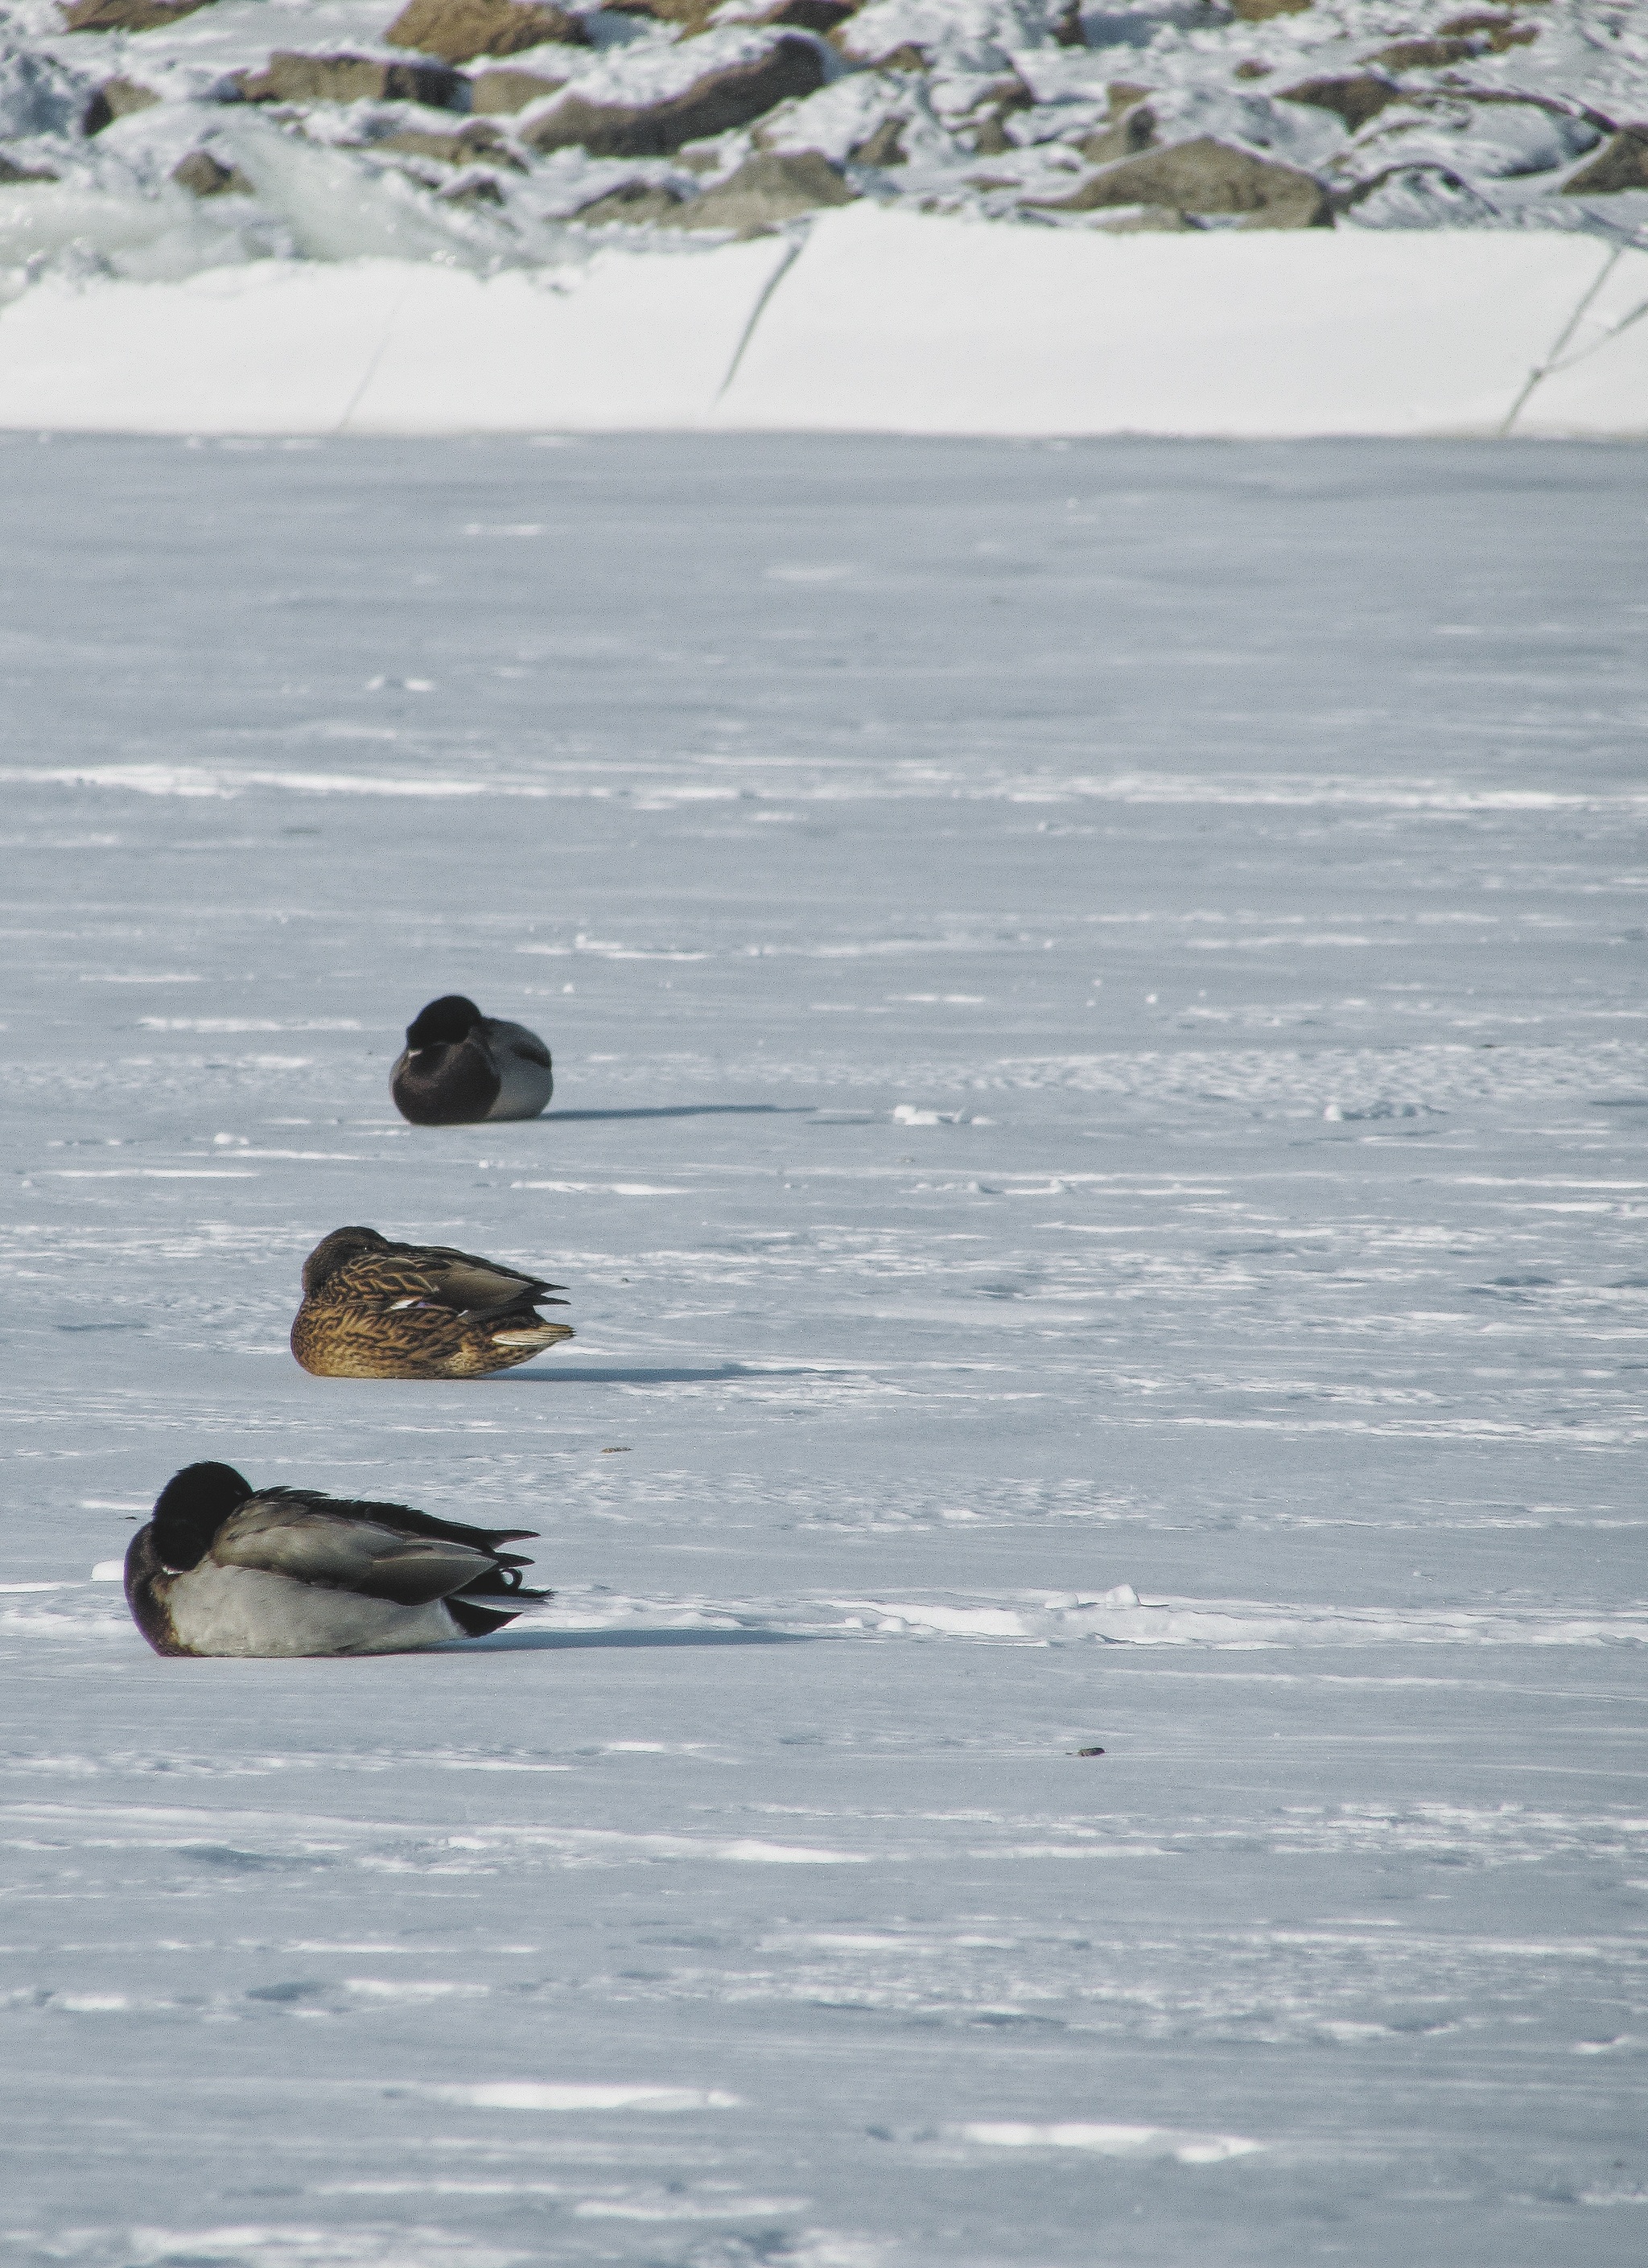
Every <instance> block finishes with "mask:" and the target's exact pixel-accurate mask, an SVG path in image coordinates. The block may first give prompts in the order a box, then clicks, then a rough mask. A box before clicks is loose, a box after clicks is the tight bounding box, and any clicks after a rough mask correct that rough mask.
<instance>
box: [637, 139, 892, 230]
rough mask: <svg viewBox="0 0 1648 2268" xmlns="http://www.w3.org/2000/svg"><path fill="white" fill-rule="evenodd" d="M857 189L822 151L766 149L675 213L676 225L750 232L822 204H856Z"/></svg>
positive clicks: (672, 220) (671, 219) (672, 219)
mask: <svg viewBox="0 0 1648 2268" xmlns="http://www.w3.org/2000/svg"><path fill="white" fill-rule="evenodd" d="M855 195H856V192H855V191H854V190H853V189H850V188H848V187H847V185H846V181H844V180H842V178H841V174H840V171H839V168H838V167H837V166H832V165H831V163H830V160H829V159H828V158H825V157H823V156H821V155H820V154H819V152H818V151H817V150H785V151H779V150H764V151H762V152H761V154H760V155H759V156H758V157H755V158H747V159H746V160H745V162H744V163H743V165H742V166H740V167H739V168H738V171H737V172H736V173H732V174H729V175H728V178H727V180H724V181H718V182H717V183H716V185H715V187H714V188H712V189H706V190H705V192H704V194H703V195H702V196H700V197H694V198H693V199H692V200H691V203H689V204H685V205H684V206H683V207H682V208H681V210H680V211H679V212H678V213H676V214H674V215H671V216H669V220H668V222H667V225H669V226H673V227H676V228H730V229H737V230H739V231H741V232H752V231H754V230H756V229H759V228H771V227H772V225H773V223H774V222H776V221H781V220H794V219H795V218H796V217H798V216H799V215H800V214H802V213H807V212H816V211H817V210H818V208H819V207H820V206H821V205H847V204H851V203H853V201H854V196H855Z"/></svg>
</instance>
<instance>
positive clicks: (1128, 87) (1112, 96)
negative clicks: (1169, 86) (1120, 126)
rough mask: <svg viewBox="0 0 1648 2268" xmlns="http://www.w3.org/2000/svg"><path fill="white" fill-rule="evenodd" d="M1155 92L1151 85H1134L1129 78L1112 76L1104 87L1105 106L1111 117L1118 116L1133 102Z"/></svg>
mask: <svg viewBox="0 0 1648 2268" xmlns="http://www.w3.org/2000/svg"><path fill="white" fill-rule="evenodd" d="M1155 92H1156V89H1155V88H1154V87H1153V86H1135V85H1134V83H1133V81H1132V80H1131V79H1130V78H1112V81H1111V82H1110V85H1108V86H1107V87H1106V88H1105V108H1106V109H1107V110H1108V111H1109V113H1110V114H1111V116H1112V118H1120V116H1121V114H1122V113H1123V112H1124V111H1127V110H1131V109H1132V108H1133V106H1134V103H1135V102H1142V101H1143V100H1144V98H1145V96H1146V95H1147V94H1154V93H1155Z"/></svg>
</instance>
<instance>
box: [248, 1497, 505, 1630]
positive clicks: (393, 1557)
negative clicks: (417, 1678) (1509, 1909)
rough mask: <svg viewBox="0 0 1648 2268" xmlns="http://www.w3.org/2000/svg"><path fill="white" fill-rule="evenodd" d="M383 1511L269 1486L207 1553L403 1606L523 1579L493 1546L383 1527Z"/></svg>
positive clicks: (393, 1507)
mask: <svg viewBox="0 0 1648 2268" xmlns="http://www.w3.org/2000/svg"><path fill="white" fill-rule="evenodd" d="M378 1509H379V1507H378V1506H366V1505H349V1504H341V1503H335V1502H333V1501H332V1500H330V1499H327V1498H321V1499H314V1498H307V1499H305V1498H303V1497H299V1496H298V1495H296V1493H295V1492H294V1493H293V1494H292V1495H285V1492H280V1493H277V1492H275V1491H270V1493H268V1494H266V1495H263V1496H256V1497H253V1498H251V1499H249V1500H248V1502H247V1503H246V1504H243V1505H242V1506H240V1508H239V1510H238V1511H236V1512H234V1513H231V1515H230V1517H229V1518H228V1519H227V1520H226V1521H225V1522H224V1524H223V1526H222V1527H221V1528H219V1529H218V1534H217V1536H216V1538H215V1540H214V1542H213V1543H212V1546H211V1554H210V1557H211V1558H212V1559H214V1560H215V1561H216V1562H217V1563H218V1565H219V1566H223V1567H249V1568H256V1569H259V1570H261V1571H262V1572H263V1573H265V1574H270V1575H286V1576H290V1577H291V1578H292V1580H293V1581H295V1582H299V1583H314V1584H316V1585H318V1586H319V1587H321V1588H322V1589H326V1590H334V1591H355V1592H358V1593H359V1594H361V1595H362V1596H363V1597H365V1598H369V1599H390V1600H393V1601H394V1602H395V1604H396V1605H397V1606H403V1607H421V1606H428V1605H429V1604H431V1603H432V1602H433V1601H434V1600H436V1599H445V1598H447V1597H449V1596H450V1595H451V1594H453V1593H454V1592H457V1591H464V1590H468V1589H469V1588H470V1587H471V1586H473V1587H476V1589H477V1591H480V1592H483V1593H484V1592H488V1591H491V1589H493V1588H494V1587H497V1588H510V1589H513V1588H514V1587H517V1586H518V1585H519V1583H520V1580H521V1579H520V1577H519V1575H515V1574H514V1571H513V1569H512V1568H506V1566H505V1565H504V1564H503V1563H501V1562H500V1561H499V1558H498V1557H497V1556H496V1555H495V1554H494V1553H493V1552H491V1551H490V1550H486V1549H484V1548H477V1546H476V1545H474V1544H470V1543H459V1542H458V1541H456V1540H455V1539H454V1538H453V1537H449V1536H440V1535H409V1534H407V1533H405V1532H404V1531H403V1529H402V1528H401V1527H400V1526H399V1525H398V1524H397V1525H396V1526H395V1527H388V1526H385V1525H383V1524H382V1523H381V1521H378V1520H376V1519H373V1518H372V1517H371V1516H370V1515H371V1513H374V1512H376V1511H377V1510H378ZM382 1509H383V1510H384V1511H386V1512H392V1511H395V1510H397V1509H398V1507H395V1506H383V1507H382ZM363 1514H365V1515H367V1516H366V1517H363V1516H362V1515H363ZM515 1564H516V1565H519V1564H520V1563H519V1562H516V1563H515ZM512 1575H513V1582H512V1581H511V1577H512Z"/></svg>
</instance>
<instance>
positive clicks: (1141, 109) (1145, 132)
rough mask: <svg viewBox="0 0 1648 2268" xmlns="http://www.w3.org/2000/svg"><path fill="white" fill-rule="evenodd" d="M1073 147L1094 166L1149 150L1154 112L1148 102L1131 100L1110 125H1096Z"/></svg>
mask: <svg viewBox="0 0 1648 2268" xmlns="http://www.w3.org/2000/svg"><path fill="white" fill-rule="evenodd" d="M1076 147H1077V148H1078V149H1079V150H1080V151H1081V152H1082V155H1083V157H1084V158H1090V159H1091V160H1092V162H1093V164H1094V165H1096V166H1108V165H1109V164H1111V163H1112V160H1113V159H1115V158H1131V157H1134V156H1135V155H1136V153H1137V152H1138V151H1141V150H1153V149H1154V148H1155V147H1156V113H1155V112H1154V111H1153V110H1152V109H1151V108H1150V107H1149V104H1148V103H1142V102H1135V103H1134V106H1133V108H1132V109H1131V110H1129V111H1127V112H1124V114H1122V116H1121V117H1120V118H1119V119H1118V120H1117V121H1116V122H1115V124H1114V125H1113V126H1101V127H1099V128H1098V129H1097V131H1096V132H1095V133H1092V134H1090V135H1089V136H1087V137H1086V139H1085V140H1084V141H1083V142H1080V143H1078V144H1076Z"/></svg>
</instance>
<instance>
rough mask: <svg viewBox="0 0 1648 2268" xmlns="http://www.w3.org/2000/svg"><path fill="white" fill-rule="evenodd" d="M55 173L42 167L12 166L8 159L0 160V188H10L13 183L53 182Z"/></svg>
mask: <svg viewBox="0 0 1648 2268" xmlns="http://www.w3.org/2000/svg"><path fill="white" fill-rule="evenodd" d="M56 179H57V176H56V174H55V173H47V172H46V171H45V169H44V168H43V167H36V166H14V165H13V164H12V163H11V159H10V158H0V188H11V185H12V183H13V182H15V181H55V180H56Z"/></svg>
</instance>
